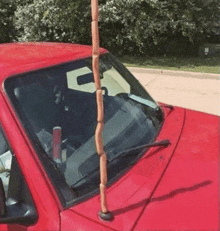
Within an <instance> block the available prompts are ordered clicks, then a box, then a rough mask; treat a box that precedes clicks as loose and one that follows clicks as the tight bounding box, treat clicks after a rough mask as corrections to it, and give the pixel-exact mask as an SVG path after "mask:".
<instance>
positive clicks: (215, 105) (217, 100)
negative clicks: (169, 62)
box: [129, 67, 220, 115]
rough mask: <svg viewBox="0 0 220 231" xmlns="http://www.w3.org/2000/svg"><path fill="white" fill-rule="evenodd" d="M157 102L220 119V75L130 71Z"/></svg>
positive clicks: (135, 69) (150, 70)
mask: <svg viewBox="0 0 220 231" xmlns="http://www.w3.org/2000/svg"><path fill="white" fill-rule="evenodd" d="M129 70H130V71H131V72H132V73H133V75H134V76H135V77H136V78H137V79H138V80H139V81H140V82H141V83H142V85H143V86H144V87H145V88H146V89H147V91H148V92H149V94H150V95H151V96H152V97H153V98H154V99H155V100H156V101H158V102H163V103H167V104H172V105H176V106H180V107H185V108H189V109H193V110H197V111H202V112H206V113H209V114H214V115H220V78H219V77H220V75H218V74H205V73H193V72H182V71H169V70H155V69H145V68H132V67H131V68H129Z"/></svg>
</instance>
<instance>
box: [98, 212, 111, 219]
mask: <svg viewBox="0 0 220 231" xmlns="http://www.w3.org/2000/svg"><path fill="white" fill-rule="evenodd" d="M99 218H100V219H101V220H104V221H111V220H113V218H114V216H113V214H112V213H111V212H107V213H103V212H102V211H100V212H99Z"/></svg>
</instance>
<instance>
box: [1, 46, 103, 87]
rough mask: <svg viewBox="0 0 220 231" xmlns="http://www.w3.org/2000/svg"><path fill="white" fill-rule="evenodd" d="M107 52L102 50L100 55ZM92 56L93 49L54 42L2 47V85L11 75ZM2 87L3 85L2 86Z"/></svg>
mask: <svg viewBox="0 0 220 231" xmlns="http://www.w3.org/2000/svg"><path fill="white" fill-rule="evenodd" d="M106 52H107V51H106V50H105V49H103V48H100V53H106ZM91 55H92V47H91V46H86V45H79V44H69V43H53V42H24V43H7V44H1V45H0V70H1V71H0V84H1V83H2V82H3V81H4V80H5V78H7V77H8V76H11V75H16V74H19V73H24V72H28V71H32V70H35V69H41V68H45V67H49V66H53V65H57V64H61V63H65V62H68V61H72V60H77V59H81V58H85V57H89V56H91ZM1 85H2V84H1Z"/></svg>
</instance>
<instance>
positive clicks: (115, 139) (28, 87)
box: [5, 54, 163, 204]
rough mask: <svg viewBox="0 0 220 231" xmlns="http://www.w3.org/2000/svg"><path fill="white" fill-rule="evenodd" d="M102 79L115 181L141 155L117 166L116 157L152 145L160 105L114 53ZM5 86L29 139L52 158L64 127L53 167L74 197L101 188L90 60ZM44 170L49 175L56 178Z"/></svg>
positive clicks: (103, 60) (105, 60) (105, 59)
mask: <svg viewBox="0 0 220 231" xmlns="http://www.w3.org/2000/svg"><path fill="white" fill-rule="evenodd" d="M100 78H101V84H102V89H103V99H104V112H105V127H104V131H103V140H104V149H105V151H106V153H107V157H108V160H109V161H110V164H109V166H108V171H109V179H110V180H112V179H114V178H115V177H116V176H117V175H119V174H120V172H121V171H122V170H124V169H125V168H127V166H129V163H130V162H132V161H133V160H134V159H135V158H136V157H137V156H135V155H134V156H131V157H130V158H127V159H126V160H123V163H119V161H117V158H115V157H116V156H117V155H118V153H122V152H123V150H126V149H129V148H132V147H135V146H137V145H142V144H146V143H149V142H152V141H153V140H154V139H155V137H156V135H157V134H158V131H159V129H160V127H161V122H162V119H163V118H162V111H161V109H160V108H159V106H158V105H157V104H156V103H155V102H154V101H153V99H152V98H151V97H150V96H149V95H148V94H147V93H146V91H145V90H144V89H143V88H142V87H141V86H140V85H139V83H138V81H136V80H135V79H134V77H133V76H132V75H131V74H130V73H129V72H128V71H127V70H126V69H125V68H124V67H123V66H122V65H121V64H119V63H118V62H116V61H115V60H114V58H113V57H112V56H111V55H110V54H106V55H103V56H101V57H100ZM5 86H6V90H7V93H8V95H9V97H10V98H11V100H12V102H13V104H14V107H15V109H16V110H17V113H18V115H19V117H20V119H21V121H22V124H23V125H24V127H25V128H26V130H27V132H28V134H29V136H30V138H31V140H32V141H33V143H34V144H40V146H41V148H42V149H43V150H44V153H46V155H47V157H48V158H49V159H51V160H54V157H53V151H52V146H53V145H52V143H53V129H54V128H55V127H60V128H61V133H62V138H61V140H62V143H61V155H60V160H59V161H58V162H57V161H56V163H55V165H56V167H57V168H58V169H59V174H61V175H62V177H61V179H63V181H65V184H67V186H68V187H67V188H69V190H70V188H71V187H72V189H73V191H74V198H73V199H76V198H77V197H80V196H83V195H85V194H87V193H89V192H91V191H93V190H95V189H97V188H98V185H99V171H98V169H99V157H98V155H97V153H96V150H95V141H94V133H95V128H96V116H97V113H96V99H95V87H94V82H93V75H92V68H91V58H88V59H85V60H80V61H77V62H72V63H67V64H64V65H60V66H56V67H53V68H49V69H46V70H41V71H37V72H34V73H29V74H25V75H23V76H20V77H16V78H10V79H8V80H7V81H6V83H5ZM139 152H140V151H139ZM138 154H139V153H138V152H137V155H138ZM39 155H41V154H40V153H39ZM111 160H114V161H111ZM46 168H47V169H46V170H47V171H48V174H49V175H50V176H51V177H54V176H53V174H58V173H53V174H52V173H51V170H49V169H48V167H46ZM54 178H55V177H54ZM59 179H60V178H59ZM55 184H56V182H55ZM56 186H57V187H58V188H59V187H61V186H60V185H56ZM61 191H62V189H61ZM63 191H65V192H64V193H66V190H63ZM64 197H65V195H64ZM69 200H72V199H69ZM68 203H70V201H66V204H68Z"/></svg>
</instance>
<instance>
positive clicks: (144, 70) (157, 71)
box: [127, 67, 220, 80]
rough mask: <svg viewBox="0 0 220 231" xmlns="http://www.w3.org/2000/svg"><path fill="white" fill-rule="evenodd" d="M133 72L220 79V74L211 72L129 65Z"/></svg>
mask: <svg viewBox="0 0 220 231" xmlns="http://www.w3.org/2000/svg"><path fill="white" fill-rule="evenodd" d="M127 68H128V69H129V70H130V71H131V72H132V71H135V72H137V73H146V74H156V75H169V76H181V77H186V78H187V77H190V78H197V79H214V80H220V74H211V73H200V72H190V71H175V70H163V69H151V68H141V67H140V68H139V67H127Z"/></svg>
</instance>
